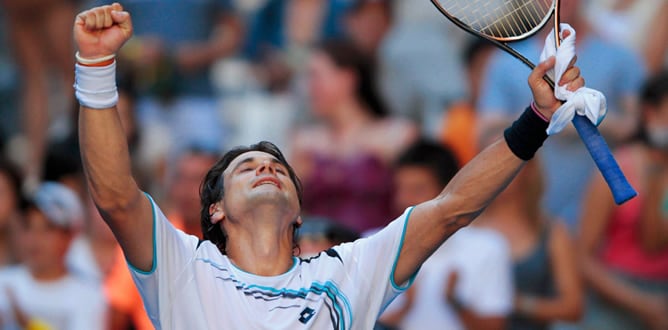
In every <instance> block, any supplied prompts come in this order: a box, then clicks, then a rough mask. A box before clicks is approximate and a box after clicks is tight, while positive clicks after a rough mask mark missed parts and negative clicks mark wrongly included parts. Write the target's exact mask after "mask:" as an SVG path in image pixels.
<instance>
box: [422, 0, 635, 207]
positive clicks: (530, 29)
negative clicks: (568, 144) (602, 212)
mask: <svg viewBox="0 0 668 330" xmlns="http://www.w3.org/2000/svg"><path fill="white" fill-rule="evenodd" d="M431 2H432V3H433V4H434V5H435V6H436V8H438V10H439V11H440V12H441V13H442V14H443V15H445V17H447V18H448V19H449V20H450V21H452V22H453V23H455V24H456V25H457V26H459V27H460V28H462V29H464V30H465V31H467V32H469V33H471V34H473V35H475V36H478V37H482V38H485V39H487V40H489V41H490V42H492V43H493V44H494V45H496V46H497V47H499V48H501V49H503V50H505V51H506V52H508V53H510V54H511V55H513V56H514V57H516V58H517V59H519V60H520V61H522V63H524V64H526V65H527V66H528V67H529V68H531V69H532V70H533V68H534V67H535V64H533V63H532V62H531V61H529V60H528V59H527V58H526V57H524V56H523V55H522V54H520V53H519V52H517V51H516V50H515V49H513V48H511V47H510V46H509V45H508V44H507V43H508V42H513V41H519V40H523V39H526V38H528V37H530V36H532V35H534V34H535V33H536V32H538V30H540V29H541V28H542V27H543V26H544V25H545V24H546V23H547V22H548V21H549V19H550V16H552V13H554V32H555V40H556V43H557V46H559V41H560V38H559V0H431ZM543 79H545V81H547V83H548V84H549V85H550V86H551V87H552V88H554V86H555V84H554V82H553V81H552V79H551V78H550V77H547V76H545V77H543ZM573 125H574V126H575V129H576V130H577V132H578V134H579V135H580V138H581V139H582V141H583V142H584V144H585V146H586V147H587V150H588V151H589V153H590V154H591V157H592V158H593V159H594V162H595V163H596V166H597V167H598V169H599V170H600V171H601V174H602V175H603V177H604V178H605V181H606V182H607V183H608V186H609V187H610V190H611V191H612V195H613V197H614V199H615V203H617V204H622V203H624V202H626V201H627V200H629V199H631V198H633V197H635V196H636V195H637V193H636V191H635V190H634V189H633V187H632V186H631V185H630V184H629V182H628V181H627V180H626V177H625V176H624V173H622V171H621V169H620V168H619V165H618V164H617V161H615V158H614V157H613V156H612V153H611V152H610V148H609V147H608V144H607V143H606V142H605V139H603V137H602V136H601V134H600V133H599V132H598V129H597V128H596V126H594V124H592V123H591V122H590V121H589V120H588V119H587V118H586V117H584V116H580V115H577V114H576V115H575V117H574V118H573Z"/></svg>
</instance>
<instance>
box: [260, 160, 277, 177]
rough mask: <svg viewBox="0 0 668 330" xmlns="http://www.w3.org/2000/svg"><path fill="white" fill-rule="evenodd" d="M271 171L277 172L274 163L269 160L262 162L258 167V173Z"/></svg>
mask: <svg viewBox="0 0 668 330" xmlns="http://www.w3.org/2000/svg"><path fill="white" fill-rule="evenodd" d="M265 172H266V173H270V174H274V175H275V174H276V168H274V164H273V163H272V162H271V161H269V160H265V161H262V162H261V163H260V166H258V167H257V169H256V173H257V174H261V173H265Z"/></svg>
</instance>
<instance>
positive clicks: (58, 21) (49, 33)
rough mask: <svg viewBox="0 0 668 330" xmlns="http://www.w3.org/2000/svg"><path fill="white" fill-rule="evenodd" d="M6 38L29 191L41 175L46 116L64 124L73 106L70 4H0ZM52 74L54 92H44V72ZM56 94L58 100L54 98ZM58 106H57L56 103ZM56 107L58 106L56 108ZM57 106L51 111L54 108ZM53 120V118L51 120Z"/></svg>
mask: <svg viewBox="0 0 668 330" xmlns="http://www.w3.org/2000/svg"><path fill="white" fill-rule="evenodd" d="M2 5H3V7H4V10H5V11H6V14H7V16H6V18H7V21H8V24H7V27H8V30H9V36H10V41H11V44H10V49H12V50H13V52H14V60H15V62H16V64H17V65H18V69H19V75H18V76H19V77H21V79H20V83H21V109H22V110H21V114H22V121H23V125H22V126H23V134H24V136H25V137H26V138H27V141H28V148H27V150H26V151H27V155H24V157H25V159H24V161H25V163H24V164H22V165H23V166H24V171H25V174H26V180H25V182H24V183H25V184H27V185H29V186H31V187H29V188H34V185H36V184H37V182H39V180H40V179H41V176H42V173H41V171H42V169H41V168H40V166H41V165H42V164H43V161H44V153H45V151H46V145H47V139H48V138H49V134H48V132H49V130H48V129H49V126H50V123H51V122H52V120H51V119H52V116H51V114H58V115H60V117H58V118H59V119H62V118H65V121H64V122H67V118H68V116H69V115H68V111H67V110H69V109H71V106H70V104H71V103H73V98H72V96H73V94H72V92H71V86H72V84H73V83H74V72H73V71H72V65H73V64H74V58H73V57H72V53H73V43H72V30H71V27H70V22H72V20H73V19H74V15H75V10H76V8H75V1H73V0H39V1H37V0H4V1H2ZM53 71H55V73H56V74H57V75H58V78H59V80H60V81H59V82H60V83H61V84H60V85H59V87H60V89H59V92H60V93H50V92H49V87H50V79H49V78H50V73H54V72H53ZM56 95H61V96H62V98H64V99H59V98H58V97H54V96H56ZM59 100H60V101H61V102H58V101H59ZM58 105H59V106H58ZM56 107H57V108H56ZM54 119H57V118H54Z"/></svg>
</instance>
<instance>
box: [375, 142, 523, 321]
mask: <svg viewBox="0 0 668 330" xmlns="http://www.w3.org/2000/svg"><path fill="white" fill-rule="evenodd" d="M458 168H459V167H458V166H457V161H456V159H455V156H454V155H453V153H452V151H450V150H448V149H445V148H444V147H442V146H440V145H438V144H436V143H433V142H427V141H419V142H417V143H416V144H414V145H412V146H411V147H409V148H408V149H407V150H406V151H405V152H404V153H403V154H402V155H401V156H400V157H399V159H398V160H397V162H396V165H395V167H394V180H393V181H394V184H395V189H396V194H395V198H394V203H393V204H394V206H395V209H396V210H397V211H399V210H403V209H405V208H407V207H409V206H412V205H417V204H419V203H422V202H425V201H428V200H430V199H432V198H434V197H435V196H437V195H438V194H439V193H440V192H441V191H442V190H443V188H444V187H445V185H446V184H447V183H448V182H449V181H450V179H452V177H453V176H454V175H455V173H456V172H457V170H458ZM510 275H511V272H510V259H509V254H508V247H507V245H506V242H505V241H504V240H503V238H502V237H501V235H499V234H498V233H497V232H495V231H494V230H490V229H487V228H482V227H480V226H478V225H477V224H476V223H474V224H471V225H469V226H468V227H466V228H463V229H460V230H459V231H458V232H457V233H456V234H455V235H453V236H452V237H451V238H449V239H448V240H447V241H446V242H445V243H444V244H443V245H441V247H440V248H439V249H438V250H436V252H434V254H433V255H432V256H431V257H430V258H429V259H427V261H426V262H425V263H424V264H423V265H422V267H421V268H420V272H419V273H418V275H417V277H416V279H415V282H414V283H413V285H412V286H411V288H410V289H408V291H407V292H406V296H404V295H402V296H400V297H399V299H397V301H396V302H393V303H392V304H390V306H389V307H388V309H387V310H386V311H385V313H384V314H383V315H382V316H381V318H380V323H381V324H382V325H383V326H384V327H387V328H393V327H397V328H399V329H409V330H410V329H416V330H417V329H434V328H438V329H502V328H503V325H504V321H505V317H506V315H507V314H508V313H509V312H510V310H511V307H512V282H511V278H510ZM402 298H403V299H402Z"/></svg>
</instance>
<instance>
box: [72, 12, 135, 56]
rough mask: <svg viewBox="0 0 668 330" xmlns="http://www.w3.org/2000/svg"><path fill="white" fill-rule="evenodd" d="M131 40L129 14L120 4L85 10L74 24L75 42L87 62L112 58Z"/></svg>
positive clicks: (80, 54)
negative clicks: (107, 57)
mask: <svg viewBox="0 0 668 330" xmlns="http://www.w3.org/2000/svg"><path fill="white" fill-rule="evenodd" d="M131 36H132V21H131V20H130V14H129V13H128V12H126V11H123V7H122V6H121V5H120V4H119V3H114V4H112V5H110V6H101V7H96V8H93V9H90V10H86V11H84V12H82V13H80V14H79V15H77V17H76V19H75V21H74V41H75V42H76V44H77V46H78V48H79V56H81V57H83V58H86V59H96V58H101V57H104V56H107V55H112V54H115V53H116V52H117V51H118V50H119V49H120V48H121V46H123V44H124V43H125V42H126V41H128V39H130V37H131Z"/></svg>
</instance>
